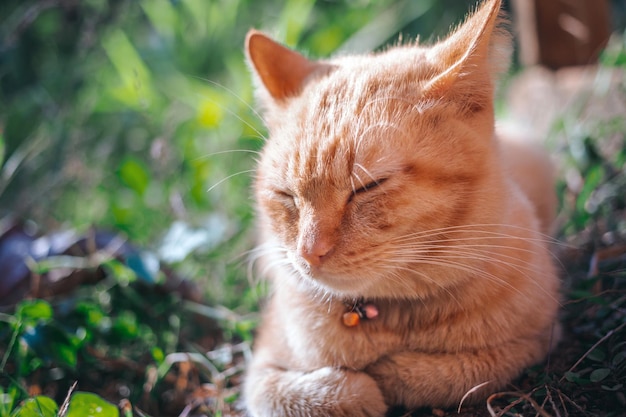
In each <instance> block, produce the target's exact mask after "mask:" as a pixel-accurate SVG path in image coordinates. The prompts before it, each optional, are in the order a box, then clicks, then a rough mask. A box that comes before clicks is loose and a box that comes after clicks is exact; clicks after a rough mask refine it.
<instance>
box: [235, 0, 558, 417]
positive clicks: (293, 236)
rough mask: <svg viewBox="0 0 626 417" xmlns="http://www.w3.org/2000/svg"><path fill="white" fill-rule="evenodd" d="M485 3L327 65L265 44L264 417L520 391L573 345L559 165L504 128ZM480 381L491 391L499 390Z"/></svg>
mask: <svg viewBox="0 0 626 417" xmlns="http://www.w3.org/2000/svg"><path fill="white" fill-rule="evenodd" d="M499 9H500V0H487V1H485V2H484V3H483V5H482V6H481V7H480V8H479V9H478V10H477V11H476V12H475V13H474V14H473V15H472V16H471V17H469V18H468V19H467V21H466V22H465V23H464V24H463V25H461V26H460V27H459V28H458V29H457V30H456V31H455V32H454V33H453V34H452V35H451V36H449V37H448V38H447V39H445V40H444V41H442V42H439V43H437V44H435V45H434V46H432V47H424V46H419V45H407V46H398V47H394V48H391V49H389V50H387V51H386V52H382V53H378V54H374V55H367V56H345V57H338V58H336V59H333V60H328V61H311V60H308V59H306V58H305V57H303V56H302V55H300V54H298V53H296V52H294V51H291V50H290V49H287V48H285V47H284V46H281V45H279V44H277V43H275V42H274V41H273V40H271V39H269V38H268V37H266V36H265V35H263V34H262V33H260V32H257V31H251V32H250V33H249V34H248V38H247V44H246V47H247V54H248V60H249V62H250V64H251V67H252V69H253V72H254V73H255V79H256V81H257V83H258V95H259V99H260V103H261V104H262V106H263V107H264V116H265V122H266V123H267V127H268V129H269V132H270V138H269V140H268V142H267V144H266V146H265V149H264V150H263V153H262V157H261V160H260V162H259V166H258V171H257V176H256V184H255V190H256V199H257V203H258V216H259V219H258V220H259V228H260V233H261V239H262V241H261V242H262V245H261V247H260V248H259V252H262V265H263V267H264V270H265V272H266V273H267V274H268V275H269V278H270V279H271V284H272V293H271V298H270V300H269V304H268V306H267V308H266V311H265V315H264V320H263V323H262V325H261V327H260V329H259V333H258V336H257V340H256V346H255V351H254V358H253V361H252V363H251V365H250V368H249V370H248V373H247V377H246V381H245V386H244V397H245V401H246V405H247V408H248V411H249V413H250V414H251V415H252V416H353V417H358V416H383V415H384V414H385V412H386V410H387V409H388V407H390V406H394V405H404V406H406V407H409V408H412V407H421V406H437V407H448V406H455V405H458V404H459V402H460V401H461V399H462V398H463V397H464V395H465V394H466V393H468V391H470V390H472V388H474V387H478V386H479V385H480V387H479V388H477V389H475V390H473V392H472V393H471V394H470V395H469V399H468V401H472V400H474V401H475V400H476V399H480V398H483V397H484V396H485V395H486V394H488V393H490V392H493V391H494V390H497V389H500V388H502V387H503V386H504V385H505V384H507V383H508V382H509V381H511V379H512V378H514V377H515V376H516V375H518V374H519V373H520V371H521V370H522V369H523V368H524V367H526V366H529V365H532V364H534V363H536V362H538V361H541V360H542V359H543V358H544V357H545V356H546V354H547V352H548V351H549V349H550V347H551V345H552V344H553V343H554V342H555V341H556V340H557V338H558V325H557V324H555V322H556V315H557V309H558V297H559V296H558V287H559V285H558V279H557V276H556V273H555V270H554V267H553V265H552V263H551V256H550V254H549V251H548V248H547V243H546V241H547V239H546V238H545V235H544V234H542V231H546V230H548V228H549V225H550V223H551V220H552V216H553V212H554V209H555V206H554V193H553V190H552V183H551V170H550V165H549V162H548V160H547V158H546V157H545V156H544V155H543V154H541V153H539V152H537V151H536V150H535V149H532V148H530V147H528V146H527V145H524V144H523V143H509V142H506V141H502V140H500V139H498V138H497V137H496V136H495V134H494V114H493V102H492V99H493V94H494V79H495V78H496V77H497V75H498V73H500V72H502V71H503V70H505V69H506V60H507V59H508V51H509V49H510V48H509V36H508V35H507V33H506V32H505V31H503V30H502V29H501V28H500V27H499V18H498V14H499ZM481 384H482V385H481Z"/></svg>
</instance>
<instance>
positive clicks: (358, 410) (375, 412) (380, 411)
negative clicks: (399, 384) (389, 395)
mask: <svg viewBox="0 0 626 417" xmlns="http://www.w3.org/2000/svg"><path fill="white" fill-rule="evenodd" d="M342 373H343V374H344V375H345V381H343V383H340V384H339V391H338V394H337V396H338V404H339V405H341V413H340V414H339V415H342V416H343V415H345V416H351V417H357V416H359V417H361V416H362V417H381V416H384V415H385V413H386V412H387V405H386V404H385V400H384V398H383V394H382V392H381V390H380V388H379V387H378V384H377V383H376V381H375V380H374V379H373V378H372V377H371V376H369V375H367V374H366V373H364V372H353V371H343V372H342Z"/></svg>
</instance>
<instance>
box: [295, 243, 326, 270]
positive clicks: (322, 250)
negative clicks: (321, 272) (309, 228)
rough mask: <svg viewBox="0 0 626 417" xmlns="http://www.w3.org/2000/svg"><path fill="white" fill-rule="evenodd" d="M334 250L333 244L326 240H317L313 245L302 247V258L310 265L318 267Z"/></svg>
mask: <svg viewBox="0 0 626 417" xmlns="http://www.w3.org/2000/svg"><path fill="white" fill-rule="evenodd" d="M332 250H333V244H332V243H331V242H330V241H328V240H325V239H317V240H315V241H314V242H312V244H310V245H307V244H306V243H305V244H303V245H302V246H301V247H300V256H302V258H304V260H305V261H306V262H307V263H308V264H309V265H310V266H314V267H318V266H320V265H321V264H322V262H323V260H324V258H325V257H326V255H328V254H329V253H330V252H331V251H332Z"/></svg>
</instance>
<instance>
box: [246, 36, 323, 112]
mask: <svg viewBox="0 0 626 417" xmlns="http://www.w3.org/2000/svg"><path fill="white" fill-rule="evenodd" d="M246 55H247V58H248V62H249V63H250V66H251V67H252V69H253V71H254V73H255V74H256V76H257V77H258V79H259V80H260V82H261V83H262V85H263V87H264V88H265V89H266V90H267V92H268V93H269V95H270V96H271V98H272V99H273V100H274V101H276V102H282V101H284V100H285V99H287V98H289V97H294V96H297V95H298V94H299V93H300V92H301V91H302V89H303V87H304V85H305V83H306V81H307V79H308V78H309V77H311V76H312V75H313V74H314V73H316V72H318V71H319V70H321V69H323V68H325V67H327V65H325V64H322V63H318V62H315V61H311V60H309V59H307V58H305V57H304V56H303V55H301V54H299V53H298V52H296V51H293V50H291V49H289V48H287V47H285V46H283V45H281V44H279V43H277V42H275V41H274V40H272V39H271V38H270V37H268V36H267V35H265V34H264V33H262V32H259V31H257V30H254V29H252V30H250V31H249V32H248V35H247V36H246Z"/></svg>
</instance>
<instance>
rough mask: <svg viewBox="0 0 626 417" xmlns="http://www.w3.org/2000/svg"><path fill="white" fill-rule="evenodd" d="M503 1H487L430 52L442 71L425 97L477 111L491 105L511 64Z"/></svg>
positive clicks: (433, 80)
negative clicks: (498, 82) (496, 82)
mask: <svg viewBox="0 0 626 417" xmlns="http://www.w3.org/2000/svg"><path fill="white" fill-rule="evenodd" d="M500 8H501V0H485V1H484V2H483V3H482V4H481V5H480V6H479V7H478V9H477V10H476V12H474V13H473V14H472V15H470V16H469V17H468V18H467V20H466V21H465V22H464V23H463V24H461V25H460V26H459V27H458V28H457V29H456V30H455V31H454V32H453V33H452V34H451V35H450V36H449V37H448V38H447V39H445V40H444V41H443V42H440V43H438V44H437V45H435V46H434V47H433V48H432V49H431V50H430V53H431V54H432V56H431V57H430V58H431V59H432V60H433V61H434V62H436V63H438V64H439V66H440V68H442V72H441V73H439V74H437V75H436V76H435V77H434V78H432V79H431V80H430V81H429V82H428V84H427V85H426V86H425V88H424V91H425V95H426V96H429V95H430V96H432V97H433V98H437V97H448V98H450V99H453V100H454V101H455V102H457V103H459V104H462V107H461V108H462V109H463V110H464V111H465V112H469V113H475V112H478V111H480V110H482V109H484V108H486V107H488V106H490V105H491V103H492V100H493V91H494V83H495V81H496V80H497V78H498V77H499V75H500V74H501V73H503V72H505V71H506V70H507V69H508V67H509V61H510V58H511V52H512V47H511V36H510V34H509V32H508V31H507V30H505V29H504V28H503V27H502V26H503V25H504V23H505V19H504V18H503V17H502V15H501V11H500Z"/></svg>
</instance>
